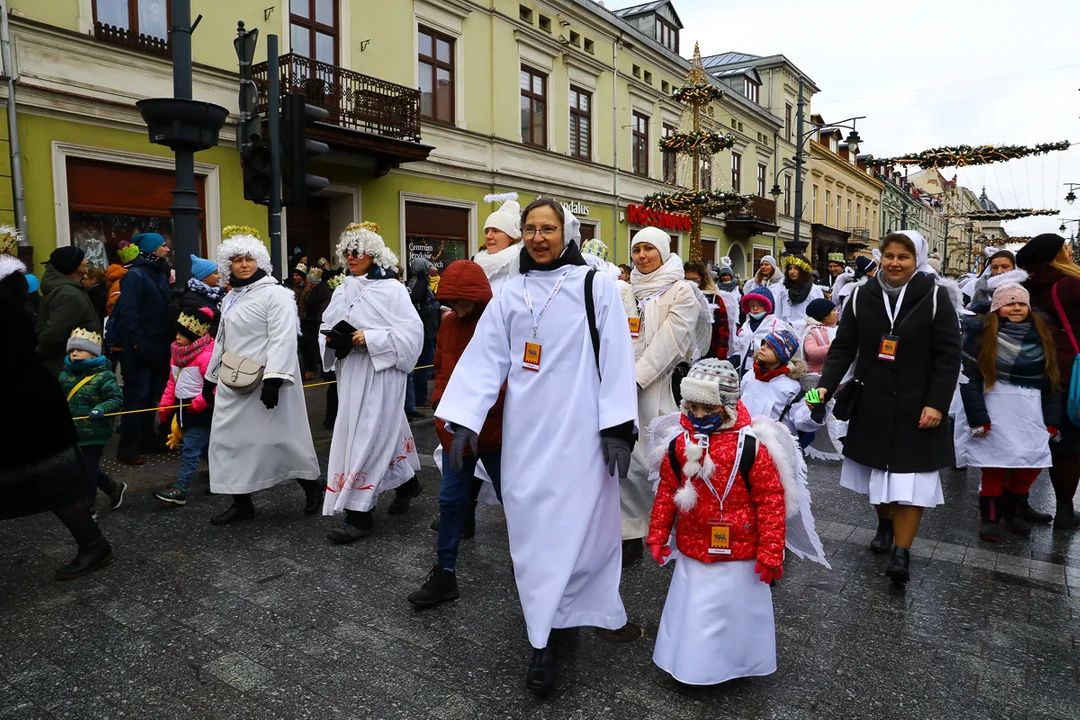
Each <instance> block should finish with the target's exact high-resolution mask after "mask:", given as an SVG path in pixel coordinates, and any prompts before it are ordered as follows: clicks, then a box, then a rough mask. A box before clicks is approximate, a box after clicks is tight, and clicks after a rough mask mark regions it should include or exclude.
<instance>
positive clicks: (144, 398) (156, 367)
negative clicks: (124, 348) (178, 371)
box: [120, 358, 169, 443]
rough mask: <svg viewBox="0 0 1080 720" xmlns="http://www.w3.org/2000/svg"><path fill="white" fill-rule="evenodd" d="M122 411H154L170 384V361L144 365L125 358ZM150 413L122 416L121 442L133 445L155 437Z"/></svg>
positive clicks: (143, 361) (138, 360)
mask: <svg viewBox="0 0 1080 720" xmlns="http://www.w3.org/2000/svg"><path fill="white" fill-rule="evenodd" d="M121 369H122V370H123V373H124V409H125V410H144V409H146V408H156V407H157V406H158V403H159V402H160V401H161V396H162V394H163V393H164V392H165V386H166V385H167V384H168V382H169V361H168V359H166V360H165V362H163V363H162V362H147V361H145V360H140V359H138V358H124V362H123V364H122V365H121ZM155 414H156V413H152V412H142V413H134V414H132V415H125V416H124V417H123V418H122V419H121V420H120V432H121V434H123V436H124V440H125V441H127V442H129V443H133V442H138V441H140V440H145V439H152V438H153V437H154V415H155Z"/></svg>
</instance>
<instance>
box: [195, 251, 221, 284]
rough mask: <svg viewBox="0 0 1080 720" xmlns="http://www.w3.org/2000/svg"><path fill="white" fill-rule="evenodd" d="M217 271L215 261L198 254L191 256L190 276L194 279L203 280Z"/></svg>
mask: <svg viewBox="0 0 1080 720" xmlns="http://www.w3.org/2000/svg"><path fill="white" fill-rule="evenodd" d="M217 271H218V269H217V263H215V262H214V261H213V260H206V259H205V258H201V257H199V256H198V255H192V256H191V276H192V277H193V278H195V279H196V280H205V279H206V278H208V277H210V276H211V275H213V274H214V273H216V272H217Z"/></svg>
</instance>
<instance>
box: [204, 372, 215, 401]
mask: <svg viewBox="0 0 1080 720" xmlns="http://www.w3.org/2000/svg"><path fill="white" fill-rule="evenodd" d="M216 390H217V383H216V382H210V381H209V380H207V379H205V378H203V386H202V396H203V400H205V401H206V404H207V405H209V406H210V407H213V406H214V391H216Z"/></svg>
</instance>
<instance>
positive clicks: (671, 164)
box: [663, 123, 676, 185]
mask: <svg viewBox="0 0 1080 720" xmlns="http://www.w3.org/2000/svg"><path fill="white" fill-rule="evenodd" d="M674 134H675V126H674V125H668V124H666V123H665V124H664V137H671V136H672V135H674ZM663 155H664V178H663V179H664V182H666V183H668V184H670V185H674V184H675V159H676V154H675V153H673V152H665V153H664V154H663Z"/></svg>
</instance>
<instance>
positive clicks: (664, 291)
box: [637, 283, 675, 315]
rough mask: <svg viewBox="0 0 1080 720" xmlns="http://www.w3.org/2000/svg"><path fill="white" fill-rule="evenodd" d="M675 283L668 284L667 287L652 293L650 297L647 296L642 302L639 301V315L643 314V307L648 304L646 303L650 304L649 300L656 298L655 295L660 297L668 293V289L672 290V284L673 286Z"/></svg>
mask: <svg viewBox="0 0 1080 720" xmlns="http://www.w3.org/2000/svg"><path fill="white" fill-rule="evenodd" d="M674 284H675V283H671V285H667V286H666V287H664V288H662V289H660V290H658V291H656V292H654V293H653V294H652V295H650V296H649V297H647V298H645V299H644V300H642V301H641V302H639V303H638V304H637V310H638V315H641V311H642V310H643V309H645V306H646V305H647V304H648V302H649V301H650V300H652V299H653V298H655V297H660V296H661V295H663V294H664V293H666V292H667V291H668V290H670V289H671V286H672V285H674Z"/></svg>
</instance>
